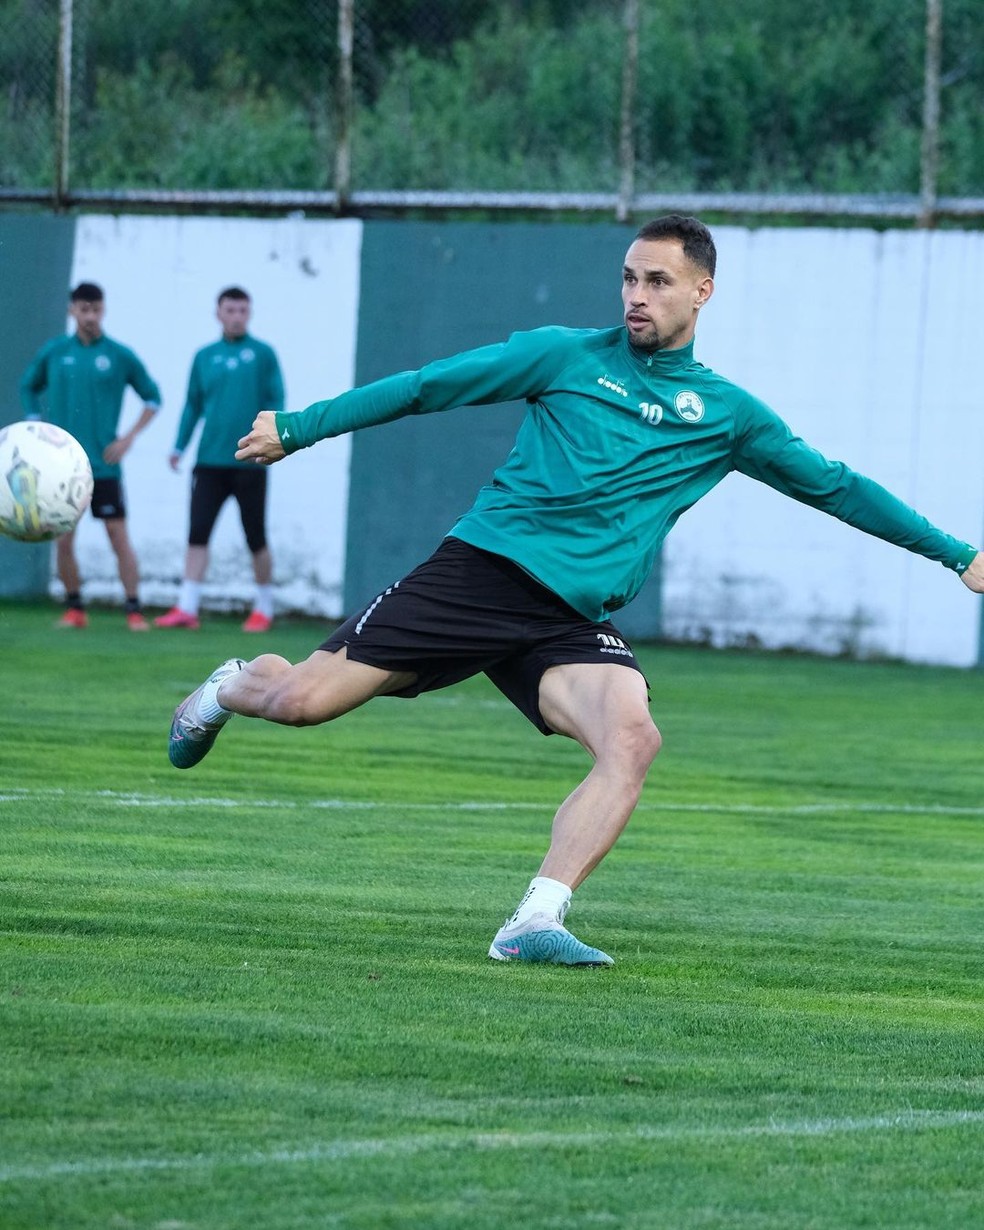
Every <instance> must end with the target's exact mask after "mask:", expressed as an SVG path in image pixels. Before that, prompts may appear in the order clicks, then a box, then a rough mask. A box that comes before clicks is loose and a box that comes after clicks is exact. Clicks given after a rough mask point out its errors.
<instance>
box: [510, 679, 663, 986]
mask: <svg viewBox="0 0 984 1230" xmlns="http://www.w3.org/2000/svg"><path fill="white" fill-rule="evenodd" d="M540 712H541V714H542V715H543V717H544V720H545V721H546V722H547V724H548V725H549V726H550V728H551V729H552V730H555V731H556V732H557V733H558V734H564V735H567V736H569V737H570V738H572V739H576V740H577V742H578V743H580V744H581V746H582V747H584V748H585V750H586V751H587V752H588V753H589V755H590V756H591V757H592V759H593V760H594V765H593V766H592V768H591V771H590V773H589V774H588V775H587V777H586V778H585V779H584V781H583V782H581V784H580V785H579V786H578V787H577V789H576V790H574V791H573V793H572V794H570V795H569V796H568V797H567V798H566V799H565V800H564V802H563V803H562V804H561V806H560V808H559V809H558V811H557V814H556V816H555V817H554V822H553V831H552V834H551V840H550V848H549V850H548V852H547V855H546V857H545V858H544V860H543V863H542V865H541V867H540V870H539V873H538V875H537V876H536V878H535V879H534V880H533V881H532V883H531V885H530V887H529V889H528V890H527V893H526V895H525V896H524V898H523V900H522V901H521V902H520V905H519V908H518V909H517V911H516V913H515V914H514V915H513V916H512V917H511V918H510V919H509V920H508V921H507V922H506V923H505V924H504V925H503V926H502V927H501V928H500V929H499V932H498V933H497V935H496V937H495V939H494V940H493V941H492V946H491V948H490V949H489V956H490V957H492V958H493V959H495V960H498V961H510V960H513V961H515V960H519V961H547V962H551V963H554V964H559V965H612V964H613V961H612V958H611V957H609V956H608V955H607V954H606V953H604V952H601V951H600V950H599V949H597V948H591V947H589V946H588V945H587V944H582V943H581V941H580V940H578V939H577V938H576V937H575V936H573V935H571V933H570V932H569V931H568V930H567V929H566V928H565V927H564V916H565V914H566V911H567V906H568V904H569V902H570V897H571V893H572V892H573V890H574V889H575V888H577V886H578V885H579V884H580V883H581V882H582V881H583V880H584V879H585V878H586V877H587V876H588V874H589V873H590V872H591V871H592V870H593V868H595V867H596V866H597V865H598V863H600V862H601V860H602V859H603V858H604V857H605V855H606V854H607V853H608V851H609V850H610V849H611V848H612V846H613V845H614V844H615V842H616V840H617V839H618V836H619V834H620V833H621V832H622V830H623V829H624V828H625V825H626V823H627V822H628V819H629V817H630V816H631V815H632V812H633V810H634V808H635V806H636V803H638V801H639V795H640V793H641V791H642V786H643V783H644V782H645V779H646V774H647V772H648V771H649V767H650V765H651V764H652V762H653V760H654V758H655V756H656V753H657V752H658V751H659V747H660V735H659V731H658V730H657V729H656V727H655V725H654V724H653V721H652V718H651V717H650V715H649V703H648V698H647V694H646V682H645V679H644V678H643V677H642V675H641V674H639V673H638V671H635V670H631V669H628V668H626V667H624V666H619V665H614V664H605V665H602V664H593V663H591V664H589V663H571V664H568V665H563V666H553V667H551V668H550V669H549V670H547V671H546V672H545V673H544V676H543V679H542V681H541V684H540Z"/></svg>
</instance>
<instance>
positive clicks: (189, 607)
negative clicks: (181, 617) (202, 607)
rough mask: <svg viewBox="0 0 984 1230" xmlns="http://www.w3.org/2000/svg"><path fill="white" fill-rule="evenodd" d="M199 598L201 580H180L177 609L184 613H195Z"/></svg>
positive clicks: (200, 594) (200, 595)
mask: <svg viewBox="0 0 984 1230" xmlns="http://www.w3.org/2000/svg"><path fill="white" fill-rule="evenodd" d="M201 600H202V583H201V581H188V580H184V581H182V582H181V589H180V590H179V591H178V610H180V611H184V612H185V614H186V615H197V614H198V606H199V604H200V602H201Z"/></svg>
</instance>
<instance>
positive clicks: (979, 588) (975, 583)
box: [960, 551, 984, 594]
mask: <svg viewBox="0 0 984 1230" xmlns="http://www.w3.org/2000/svg"><path fill="white" fill-rule="evenodd" d="M960 580H961V581H963V583H964V585H966V586H967V588H968V589H972V590H973V591H974V593H975V594H984V551H978V552H977V554H976V555H975V556H974V558H973V559H972V560H971V561H970V563H969V564H968V566H967V567H966V568H965V569H964V571H963V572H962V573H961V574H960Z"/></svg>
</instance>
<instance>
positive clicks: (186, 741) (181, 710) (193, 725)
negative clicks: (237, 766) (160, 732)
mask: <svg viewBox="0 0 984 1230" xmlns="http://www.w3.org/2000/svg"><path fill="white" fill-rule="evenodd" d="M245 665H246V663H245V662H244V661H243V659H242V658H230V659H229V660H228V661H227V662H223V663H222V665H221V666H217V667H216V668H215V670H214V671H212V673H211V675H209V677H208V678H207V679H206V680H205V683H203V684H202V686H201V687H200V688H196V689H195V690H194V692H192V694H191V695H190V696H187V697H185V699H184V700H183V701H182V702H181V704H180V705H178V707H177V709H175V711H174V717H173V718H172V719H171V733H170V736H169V738H168V742H167V755H168V759H169V760H170V762H171V764H173V765H174V767H175V768H176V769H190V768H191V767H192V766H193V765H196V764H198V762H199V760H201V759H202V758H203V757H204V756H206V755H207V754H208V752H209V751H211V748H212V744H213V743H214V742H215V740H216V739H217V738H218V737H219V731H220V730H221V729H222V727H223V726H224V725H225V724H226V722H228V720H229V719H230V718H231V717H232V714H231V713H223V714H221V715H220V716H219V717H217V718H214V719H211V720H209V721H206V720H205V719H204V718H203V717H202V715H201V708H200V705H201V699H202V692H203V691H204V690H205V687H206V685H207V684H210V683H221V681H222V680H223V679H228V678H229V676H230V675H235V674H238V672H239V671H241V670H242V669H243V667H244V666H245Z"/></svg>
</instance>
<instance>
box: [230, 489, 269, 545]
mask: <svg viewBox="0 0 984 1230" xmlns="http://www.w3.org/2000/svg"><path fill="white" fill-rule="evenodd" d="M234 478H235V496H236V503H237V504H238V505H239V520H240V521H241V522H242V526H243V533H244V534H245V536H246V545H247V547H248V548H249V550H250V551H251V552H252V553H253V554H254V555H255V554H256V552H257V551H262V550H263V548H264V547H265V546H266V545H267V540H266V493H267V471H266V470H264V469H262V468H256V469H253V470H244V471H242V472H241V473H240V472H238V471H236V472H235V476H234Z"/></svg>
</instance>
